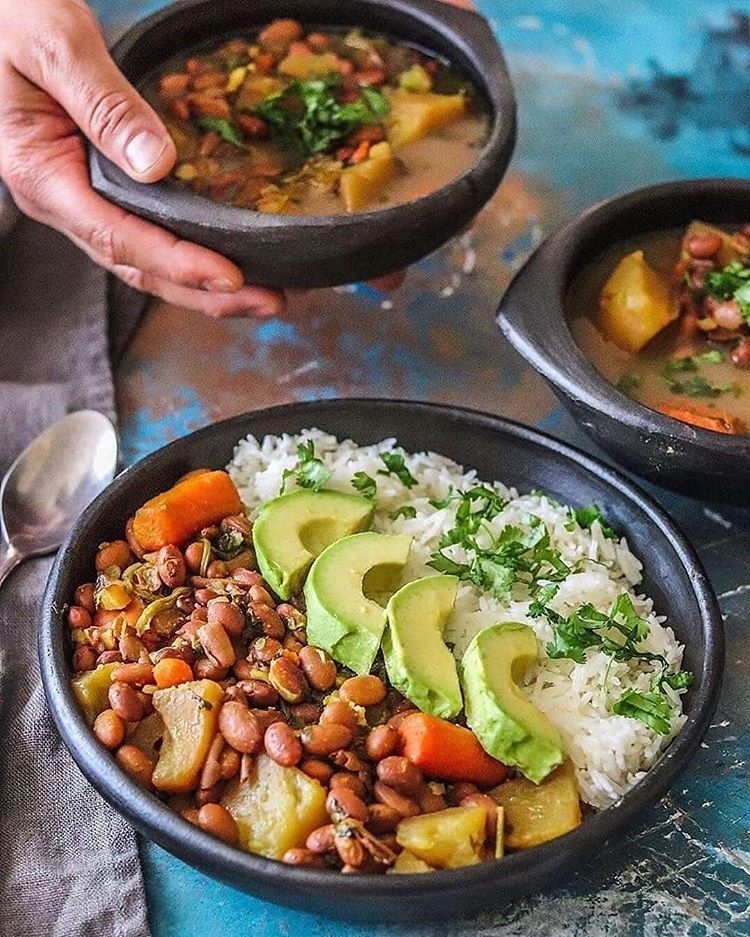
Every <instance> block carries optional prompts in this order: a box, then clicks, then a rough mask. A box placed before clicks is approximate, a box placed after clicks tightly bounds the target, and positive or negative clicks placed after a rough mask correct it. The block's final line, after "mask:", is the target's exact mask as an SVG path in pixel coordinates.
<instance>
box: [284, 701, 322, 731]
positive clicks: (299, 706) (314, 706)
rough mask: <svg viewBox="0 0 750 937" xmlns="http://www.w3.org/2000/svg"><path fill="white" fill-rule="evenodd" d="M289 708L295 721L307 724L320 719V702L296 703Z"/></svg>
mask: <svg viewBox="0 0 750 937" xmlns="http://www.w3.org/2000/svg"><path fill="white" fill-rule="evenodd" d="M289 708H290V712H291V715H292V718H293V720H294V722H295V723H302V724H303V725H307V726H309V725H312V724H313V723H315V722H318V721H319V720H320V714H321V712H322V709H323V706H322V704H321V703H315V702H308V703H296V704H295V705H294V706H290V707H289Z"/></svg>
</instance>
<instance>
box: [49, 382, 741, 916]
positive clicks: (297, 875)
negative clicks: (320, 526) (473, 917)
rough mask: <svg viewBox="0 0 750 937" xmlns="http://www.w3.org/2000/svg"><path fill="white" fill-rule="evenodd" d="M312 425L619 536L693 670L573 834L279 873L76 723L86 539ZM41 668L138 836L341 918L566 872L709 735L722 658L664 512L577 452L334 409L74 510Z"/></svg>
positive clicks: (700, 588) (135, 477) (132, 476)
mask: <svg viewBox="0 0 750 937" xmlns="http://www.w3.org/2000/svg"><path fill="white" fill-rule="evenodd" d="M306 427H317V428H320V429H323V430H326V431H329V432H331V433H334V434H336V435H338V436H339V437H341V438H343V437H350V438H352V439H354V440H355V441H357V442H359V443H362V444H364V443H372V442H376V441H379V440H381V439H384V438H388V437H392V436H395V437H396V438H397V439H398V442H399V444H400V445H402V446H403V447H404V448H406V449H407V450H410V451H420V450H432V451H436V452H440V453H442V454H444V455H446V456H449V457H451V458H453V459H455V460H456V461H458V462H460V463H461V464H463V465H464V466H466V467H469V466H471V467H474V468H476V469H477V471H478V473H479V476H480V477H482V478H485V479H495V478H497V479H500V480H503V481H504V482H506V483H509V484H512V485H514V486H516V487H517V488H519V489H520V490H531V489H541V490H544V491H547V492H548V493H550V494H551V495H552V496H554V497H555V498H557V499H558V500H560V501H561V502H563V503H567V504H570V505H573V506H583V505H585V504H589V503H591V501H596V502H597V504H599V505H600V507H601V509H602V511H603V512H604V514H605V516H606V517H607V519H608V521H609V523H610V524H611V525H612V526H613V527H614V528H615V529H616V530H618V531H621V532H623V533H626V534H627V536H628V538H629V540H630V542H631V544H632V545H633V546H634V549H635V551H636V552H637V554H638V555H639V556H640V558H641V560H642V561H643V562H644V565H645V576H644V583H643V588H644V590H645V591H646V592H648V593H649V594H651V595H652V596H653V597H654V600H655V603H656V606H657V608H658V610H659V612H660V613H663V614H665V615H667V616H668V619H669V622H670V624H671V625H672V626H673V628H674V630H675V632H676V634H677V635H678V637H679V639H680V640H681V641H683V642H684V643H685V645H686V650H685V666H686V667H689V668H690V669H692V670H693V671H694V672H695V683H694V685H693V687H692V689H691V690H690V692H689V694H688V696H687V698H686V705H685V709H686V712H687V713H688V719H687V723H686V725H685V726H684V727H683V729H682V730H681V731H680V733H679V735H678V736H677V738H676V739H675V740H674V741H673V743H672V744H671V746H670V747H669V748H668V749H667V752H666V753H665V755H664V756H662V758H661V759H660V760H659V762H658V763H657V764H656V765H655V766H654V767H653V768H652V769H651V771H649V773H648V775H647V776H646V778H645V779H644V780H643V781H642V782H640V783H639V784H638V785H637V786H636V787H635V788H634V790H633V791H631V792H630V793H629V794H628V795H626V797H625V798H623V800H622V802H621V803H620V804H619V805H618V807H617V809H610V810H607V811H603V812H601V813H599V814H597V815H595V816H593V817H591V818H590V819H588V820H587V821H586V822H585V823H584V824H583V825H582V826H581V827H579V828H578V829H577V830H575V831H574V832H573V833H570V834H567V835H566V836H564V837H562V838H560V839H559V840H556V841H553V842H551V843H548V844H546V845H544V846H540V847H537V848H535V849H533V850H529V851H527V852H526V853H517V854H514V855H510V856H508V857H506V858H505V859H503V860H502V862H500V863H485V864H483V865H481V866H474V867H470V868H465V869H461V870H456V871H445V872H439V873H433V874H431V875H422V876H362V877H357V876H354V877H352V876H331V875H327V874H326V873H321V872H315V871H310V870H304V869H301V868H293V867H289V866H283V865H280V864H278V863H275V862H272V861H270V860H266V859H262V858H260V857H257V856H251V855H248V854H245V853H242V852H240V851H239V850H235V849H232V848H231V847H228V846H226V845H224V844H223V843H220V842H218V841H217V840H214V839H213V838H212V837H210V836H208V835H207V834H205V833H203V832H202V831H200V830H198V829H196V828H195V827H192V826H191V825H190V824H188V823H186V822H185V821H183V820H182V819H181V818H179V817H178V816H176V815H175V814H173V813H172V812H171V811H170V810H169V809H168V808H167V807H166V806H164V805H163V804H161V802H160V801H159V800H158V799H157V798H156V797H154V796H153V795H151V794H148V793H146V792H144V791H143V790H142V789H140V788H139V787H138V786H137V785H136V784H135V783H134V782H133V781H131V780H130V779H129V778H127V777H126V776H125V775H124V774H122V773H121V772H120V770H119V768H117V766H116V765H115V763H114V761H113V759H112V758H111V756H110V755H109V754H108V753H105V752H104V751H103V750H102V749H101V747H100V746H99V744H98V743H97V742H96V741H95V740H94V738H93V735H92V733H91V732H90V730H89V729H88V727H87V726H86V725H85V723H84V721H83V718H82V715H81V713H80V711H79V709H78V706H77V704H76V702H75V700H74V698H73V696H72V693H71V690H70V687H69V677H70V667H69V650H68V647H67V643H66V637H65V624H64V615H63V613H62V612H61V611H60V610H61V609H64V607H65V603H67V602H70V598H71V595H72V593H73V590H74V588H75V586H76V585H77V584H78V583H79V582H81V581H84V579H85V578H86V577H87V575H88V571H89V570H90V568H91V564H92V562H93V558H94V555H95V553H96V550H97V546H98V544H99V543H100V542H101V541H102V540H103V539H107V538H108V537H114V536H119V535H120V532H121V530H122V526H123V524H124V522H125V520H126V519H127V517H129V516H130V514H131V513H132V511H133V510H134V508H135V507H136V506H137V505H138V504H140V503H142V501H143V500H144V499H145V498H148V497H149V496H152V495H153V494H155V493H156V492H157V491H159V490H162V489H163V488H165V487H167V486H168V485H169V484H171V483H172V482H173V481H174V480H175V479H176V478H177V477H178V476H180V475H181V474H183V473H184V472H185V471H187V470H189V469H191V468H196V467H199V466H205V465H208V466H212V467H221V466H223V465H225V464H226V463H227V462H228V461H229V459H230V458H231V456H232V453H233V448H234V446H235V444H236V443H237V441H238V440H239V439H240V438H241V437H243V436H245V435H246V434H248V433H250V432H252V433H253V434H254V435H256V436H262V435H264V434H266V433H274V434H278V433H284V432H286V433H293V432H296V431H299V430H300V429H303V428H306ZM40 652H41V662H42V673H43V679H44V684H45V689H46V692H47V697H48V701H49V704H50V707H51V710H52V713H53V716H54V718H55V721H56V723H57V726H58V729H59V731H60V733H61V735H62V736H63V739H64V740H65V742H66V745H67V746H68V748H69V749H70V751H71V753H72V754H73V757H74V758H75V760H76V761H77V763H78V764H79V766H80V767H81V769H82V770H83V772H84V774H86V776H87V777H88V778H89V780H91V782H92V783H93V785H94V786H95V787H96V788H97V789H98V790H99V791H100V792H101V793H102V794H103V795H104V796H105V798H107V799H108V800H109V801H110V803H112V804H113V805H114V806H115V807H116V808H117V809H118V810H120V812H122V813H123V814H124V815H125V816H126V817H127V818H128V819H129V820H130V821H131V822H132V823H133V824H134V825H135V826H137V827H138V828H139V829H140V830H141V831H143V832H144V833H145V834H146V835H147V836H149V837H150V838H152V839H154V840H155V841H157V842H158V843H160V844H161V845H162V846H164V847H165V848H167V849H169V850H170V851H172V852H173V853H175V854H176V855H178V856H180V857H181V858H183V859H185V860H186V861H188V862H190V863H192V864H194V865H196V866H197V867H198V868H201V869H202V870H204V871H205V872H207V873H208V874H210V875H213V876H215V877H218V878H220V879H222V880H224V881H227V882H229V883H231V884H233V885H235V886H236V887H239V888H243V889H245V890H248V891H251V892H253V893H255V894H257V895H259V896H261V897H265V898H269V899H271V900H274V901H277V902H279V903H281V904H287V905H290V906H294V907H299V908H306V909H307V910H312V911H317V912H320V913H324V914H328V915H332V916H338V917H344V918H349V919H355V920H370V921H379V920H398V921H407V920H419V919H422V918H424V917H438V916H441V915H447V916H455V915H457V914H465V913H468V912H470V911H474V910H478V909H479V908H481V907H486V906H490V905H492V904H493V903H494V904H497V903H500V902H503V901H506V900H509V899H511V898H514V897H518V896H520V895H523V894H526V893H528V892H530V891H532V890H535V889H540V888H544V887H549V886H550V885H551V884H552V883H554V882H556V881H559V880H561V879H563V878H564V877H565V875H566V874H567V872H569V871H570V870H571V869H572V868H574V867H575V865H576V864H577V863H579V862H580V861H581V859H582V858H583V857H584V856H586V855H588V854H589V853H590V852H591V851H592V850H594V849H597V848H601V847H602V846H603V845H604V843H605V842H606V841H607V840H610V839H611V838H612V837H614V836H615V835H616V834H617V833H618V832H620V831H621V830H623V828H624V827H625V826H626V825H627V824H628V823H630V822H632V821H633V820H635V819H636V818H638V817H639V816H640V815H641V813H642V811H643V810H644V809H645V807H646V806H647V805H648V804H649V803H650V802H652V801H653V800H655V799H656V798H657V797H658V796H659V795H660V794H662V793H663V792H664V790H665V789H666V787H667V786H668V785H669V783H670V782H671V780H672V779H673V778H674V777H675V775H676V774H677V773H678V771H679V770H680V769H681V768H682V767H684V765H685V764H686V763H687V761H688V760H689V758H690V756H691V754H692V752H693V750H694V749H695V748H696V746H697V745H698V744H699V741H700V738H701V737H702V734H703V732H704V731H705V729H706V728H707V725H708V722H709V720H710V716H711V714H712V712H713V709H714V707H715V704H716V699H717V696H718V690H719V684H720V674H721V667H722V659H723V636H722V629H721V618H720V615H719V612H718V608H717V605H716V600H715V598H714V596H713V593H712V590H711V588H710V585H709V584H708V582H707V579H706V577H705V574H704V572H703V570H702V568H701V566H700V563H699V561H698V560H697V557H696V556H695V554H694V552H693V550H692V549H691V547H690V546H689V544H688V543H686V541H685V540H684V538H683V537H682V535H681V534H680V533H679V531H677V530H676V529H675V527H674V525H673V524H672V522H671V521H670V520H669V518H668V517H667V516H666V514H665V513H664V512H663V511H662V510H661V509H660V508H659V507H658V506H657V505H655V504H654V503H653V502H652V501H650V500H649V499H648V498H647V497H646V496H645V495H644V494H643V493H642V492H641V491H640V490H639V489H638V488H637V487H635V486H634V485H632V484H631V483H629V482H627V481H625V480H624V479H622V478H621V477H620V476H618V475H617V474H616V473H615V472H613V471H612V470H611V469H609V468H607V467H605V466H604V465H601V464H599V463H596V462H594V461H593V460H591V459H589V458H588V457H587V456H585V455H583V454H582V453H580V452H577V451H575V450H571V449H570V448H568V447H567V446H565V445H563V444H562V443H559V442H557V441H555V440H552V439H550V438H548V437H545V436H543V435H542V434H539V433H537V432H535V431H533V430H529V429H526V428H524V427H521V426H518V425H517V424H513V423H510V422H506V421H503V420H500V419H497V418H494V417H489V416H486V415H482V414H477V413H473V412H470V411H464V410H459V409H455V408H450V407H441V406H435V405H428V404H414V403H407V402H393V401H377V400H341V401H328V402H324V403H315V404H295V405H290V406H284V407H277V408H274V409H272V410H268V411H260V412H258V413H254V414H252V413H251V414H247V415H245V416H241V417H237V418H234V419H232V420H228V421H226V422H224V423H219V424H216V425H215V426H212V427H209V428H207V429H205V430H201V431H199V432H198V433H195V434H193V435H191V436H188V437H186V438H184V439H182V440H178V441H177V442H175V443H172V444H171V445H169V446H167V447H166V448H165V449H163V450H160V451H159V452H157V453H154V454H153V455H151V456H149V457H148V458H146V459H145V460H143V461H142V462H141V463H139V464H137V465H136V466H134V467H132V468H131V469H129V470H127V471H126V472H124V473H123V474H122V475H121V476H120V477H118V478H117V479H116V480H115V482H114V483H113V484H112V485H111V486H110V488H109V489H108V490H107V491H106V492H105V493H104V494H103V495H101V496H100V497H99V498H98V499H97V501H95V502H94V504H93V505H91V507H90V508H89V509H88V510H87V511H86V512H85V513H84V515H83V516H82V517H81V519H80V520H79V522H78V524H77V525H76V528H75V530H74V531H73V532H72V534H71V536H70V537H69V539H68V541H67V542H66V544H65V545H64V547H63V548H62V550H61V552H60V554H59V555H58V558H57V560H56V563H55V566H54V569H53V572H52V574H51V577H50V581H49V584H48V588H47V593H46V596H45V601H44V612H43V619H42V622H41V630H40Z"/></svg>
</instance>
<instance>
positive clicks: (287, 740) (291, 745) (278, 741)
mask: <svg viewBox="0 0 750 937" xmlns="http://www.w3.org/2000/svg"><path fill="white" fill-rule="evenodd" d="M263 744H264V745H265V748H266V752H267V753H268V755H269V756H270V757H271V758H273V760H274V761H275V762H276V763H277V764H280V765H283V766H284V767H285V768H293V767H294V766H295V765H296V764H298V763H299V761H300V759H301V758H302V743H301V742H300V740H299V739H298V738H297V736H296V735H295V733H294V729H292V727H291V726H290V725H287V723H286V722H274V723H273V725H270V726H269V727H268V728H267V729H266V734H265V735H264V736H263Z"/></svg>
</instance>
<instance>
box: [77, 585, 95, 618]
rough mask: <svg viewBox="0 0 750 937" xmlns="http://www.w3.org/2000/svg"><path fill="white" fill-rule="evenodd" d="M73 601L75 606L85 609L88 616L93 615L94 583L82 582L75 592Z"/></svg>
mask: <svg viewBox="0 0 750 937" xmlns="http://www.w3.org/2000/svg"><path fill="white" fill-rule="evenodd" d="M73 601H74V602H75V604H76V605H80V607H81V608H85V609H86V611H87V612H88V613H89V614H91V615H93V614H94V612H95V611H96V603H95V601H94V583H93V582H84V583H83V585H80V586H79V587H78V588H77V589H76V591H75V596H74V599H73Z"/></svg>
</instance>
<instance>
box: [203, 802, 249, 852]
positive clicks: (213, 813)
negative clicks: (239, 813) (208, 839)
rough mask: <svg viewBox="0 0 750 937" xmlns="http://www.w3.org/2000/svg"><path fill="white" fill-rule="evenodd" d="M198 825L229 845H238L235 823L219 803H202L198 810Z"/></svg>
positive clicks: (238, 835) (238, 836)
mask: <svg viewBox="0 0 750 937" xmlns="http://www.w3.org/2000/svg"><path fill="white" fill-rule="evenodd" d="M198 826H200V827H201V829H203V830H206V832H207V833H213V835H214V836H217V837H218V838H219V839H222V840H224V842H225V843H229V845H230V846H237V845H239V842H240V833H239V830H238V829H237V823H236V822H235V819H234V817H233V816H232V814H231V813H230V812H229V811H228V810H227V808H226V807H222V805H221V804H214V803H210V804H204V805H203V806H202V807H201V809H200V810H199V811H198Z"/></svg>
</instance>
